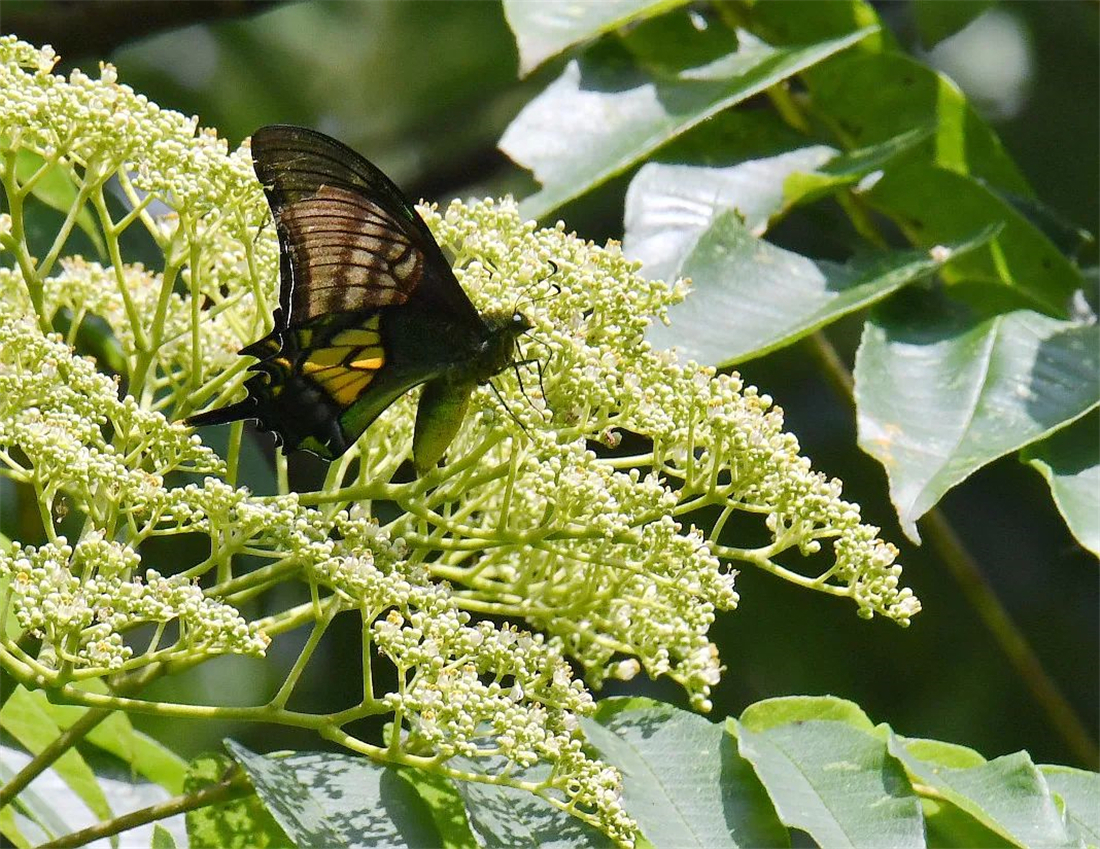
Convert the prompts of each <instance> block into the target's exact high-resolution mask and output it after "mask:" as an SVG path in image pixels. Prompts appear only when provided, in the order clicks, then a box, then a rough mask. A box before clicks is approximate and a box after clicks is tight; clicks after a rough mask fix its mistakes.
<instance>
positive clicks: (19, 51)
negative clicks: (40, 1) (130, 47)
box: [0, 35, 263, 231]
mask: <svg viewBox="0 0 1100 849" xmlns="http://www.w3.org/2000/svg"><path fill="white" fill-rule="evenodd" d="M55 61H56V57H55V55H54V53H53V50H52V49H50V48H49V47H45V48H42V49H41V50H39V49H37V48H35V47H32V46H31V45H29V44H27V43H25V42H21V41H19V40H18V39H17V38H16V37H15V36H11V35H7V36H0V90H2V91H3V92H4V97H3V98H2V99H0V127H3V128H4V135H5V136H6V142H7V144H9V145H12V146H17V147H18V148H19V149H22V150H30V151H34V152H36V153H37V154H38V155H40V156H42V157H44V158H46V159H53V158H54V157H56V156H58V155H59V154H60V155H61V156H62V157H64V158H65V159H66V160H68V161H69V162H70V163H71V164H75V165H78V166H80V168H81V169H83V171H84V174H83V180H84V182H86V183H89V184H91V185H97V184H102V183H103V182H105V181H106V180H107V178H108V177H110V176H111V175H112V174H113V173H114V172H116V171H118V170H120V169H122V170H123V171H124V172H126V173H131V174H132V175H133V183H134V185H135V186H136V187H137V188H138V189H141V190H142V191H145V192H150V193H153V194H154V195H156V197H157V198H158V199H159V200H160V201H161V202H162V203H164V204H167V205H168V206H169V207H171V208H172V209H173V210H175V211H176V212H177V213H178V214H180V215H184V216H187V217H189V218H190V219H191V220H192V222H193V223H196V222H198V220H199V218H200V217H203V216H206V219H205V220H204V223H203V225H202V228H203V230H204V231H211V230H212V228H213V227H215V226H222V225H224V224H229V223H232V224H233V226H234V227H237V228H241V227H245V226H252V227H256V226H258V225H259V224H260V222H261V221H262V211H263V197H262V195H261V190H260V186H259V184H258V183H257V182H256V180H255V178H254V177H253V175H252V161H251V157H250V155H249V153H248V150H247V148H242V149H240V150H238V151H236V152H233V153H231V152H230V151H229V148H228V145H227V143H226V141H225V140H224V139H219V138H218V137H217V135H216V134H214V133H213V132H210V131H207V130H199V129H198V119H197V118H194V117H191V118H188V117H186V116H184V115H182V114H180V113H179V112H174V111H172V110H170V109H161V108H160V107H159V106H157V105H156V104H155V103H152V102H150V101H149V99H148V98H147V97H145V96H144V95H141V94H136V93H135V92H134V90H133V89H132V88H130V87H129V86H127V85H121V84H119V83H118V82H116V79H117V74H116V72H115V69H114V68H113V67H111V66H110V65H102V66H101V67H100V75H99V78H98V79H93V78H91V77H89V76H88V75H87V74H84V73H83V72H81V71H79V70H74V71H73V72H72V73H71V74H70V75H69V77H68V79H66V78H65V77H62V76H59V75H56V74H53V73H51V71H52V69H53V65H54V63H55ZM211 214H213V215H212V217H211ZM239 216H244V217H239Z"/></svg>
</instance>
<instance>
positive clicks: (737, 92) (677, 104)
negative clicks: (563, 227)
mask: <svg viewBox="0 0 1100 849" xmlns="http://www.w3.org/2000/svg"><path fill="white" fill-rule="evenodd" d="M871 32H874V30H873V29H862V30H858V31H857V32H854V33H848V34H847V35H844V36H842V37H840V38H836V39H832V40H829V41H823V42H820V43H817V44H812V45H809V46H805V47H799V48H775V47H770V46H768V45H766V44H763V43H761V42H756V41H749V40H748V39H747V38H746V39H745V40H744V42H743V44H742V45H741V47H740V49H738V50H736V51H734V52H732V53H729V54H727V55H726V56H724V57H722V58H720V59H717V60H715V61H713V62H709V63H707V64H705V65H703V66H701V67H683V68H680V69H676V70H673V71H664V70H661V71H654V70H650V67H649V64H648V63H647V64H643V63H642V62H641V61H640V60H638V59H637V58H636V57H634V56H632V55H631V54H630V53H629V51H628V50H627V49H626V48H625V47H623V46H622V45H612V44H606V45H603V44H602V45H598V46H597V48H595V49H593V50H590V51H589V52H588V53H587V54H586V55H585V56H584V57H582V58H581V59H580V60H574V61H571V62H570V63H569V64H568V65H567V66H566V68H565V70H564V71H563V73H562V75H561V76H560V77H559V78H558V79H557V80H555V81H554V82H553V83H551V84H550V86H549V87H547V88H546V90H545V91H543V92H542V93H541V94H540V95H539V96H538V97H536V98H535V99H534V100H532V101H531V102H530V103H528V104H527V106H526V107H525V108H524V109H523V111H522V112H520V114H519V115H518V116H517V117H516V118H515V120H514V121H513V122H512V123H511V125H509V127H508V129H507V131H505V133H504V137H503V138H502V139H501V141H500V147H501V149H503V150H504V152H505V153H507V154H508V155H509V156H511V157H512V158H513V159H514V160H515V161H516V162H518V163H520V164H521V165H524V166H526V167H528V168H530V169H531V170H533V171H534V174H535V177H536V178H537V179H538V180H539V182H540V183H542V184H543V188H542V190H541V191H540V192H538V193H537V194H535V195H533V196H532V197H529V198H527V199H526V200H525V201H524V202H523V203H522V204H521V211H522V213H523V215H525V216H529V217H535V218H538V217H541V216H544V215H546V214H547V213H548V212H550V211H551V210H553V209H556V208H557V207H559V206H561V205H562V204H563V203H565V202H566V201H568V200H571V199H572V198H575V197H578V196H580V195H582V194H584V193H585V192H587V191H589V190H591V189H592V188H594V187H596V186H598V185H600V184H601V183H603V182H605V181H606V180H608V179H610V178H611V177H614V176H615V175H616V174H620V173H622V172H623V171H625V170H627V169H628V168H630V167H631V166H632V165H634V164H636V163H637V162H639V161H640V160H642V159H643V158H644V157H645V156H646V155H647V154H649V153H650V152H652V151H653V150H655V149H656V148H658V147H660V146H661V145H663V144H665V143H666V142H668V141H670V140H671V139H673V138H675V137H676V136H678V135H680V134H681V133H683V132H684V131H686V130H688V129H690V128H691V127H694V126H695V125H697V124H698V123H699V122H701V121H703V120H705V119H707V118H708V117H710V116H712V115H714V114H716V113H718V112H720V111H722V110H723V109H726V108H728V107H730V106H732V105H734V104H735V103H739V102H741V101H743V100H745V99H747V98H749V97H752V96H753V95H755V94H759V93H760V92H762V91H764V90H766V89H767V88H769V87H771V86H773V85H775V84H776V83H778V82H780V81H782V80H784V79H787V78H788V77H790V76H792V75H794V74H796V73H798V72H799V71H802V70H804V69H805V68H807V67H809V66H811V65H813V64H814V63H815V62H820V61H821V60H823V59H825V58H826V57H828V56H830V55H832V54H834V53H836V52H837V51H839V50H843V49H844V48H846V47H849V46H851V45H852V44H855V43H856V42H858V41H859V40H860V39H861V38H863V37H865V36H866V35H868V34H869V33H871Z"/></svg>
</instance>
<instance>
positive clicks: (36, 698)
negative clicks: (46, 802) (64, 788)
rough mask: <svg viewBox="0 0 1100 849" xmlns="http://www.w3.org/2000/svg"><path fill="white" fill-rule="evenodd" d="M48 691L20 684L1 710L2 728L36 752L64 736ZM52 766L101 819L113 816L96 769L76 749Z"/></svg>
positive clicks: (0, 720) (33, 753) (26, 747)
mask: <svg viewBox="0 0 1100 849" xmlns="http://www.w3.org/2000/svg"><path fill="white" fill-rule="evenodd" d="M46 703H47V702H46V694H45V693H43V692H42V691H41V690H37V691H35V692H34V693H31V692H30V691H28V690H27V689H26V688H25V687H23V686H19V687H17V688H16V690H15V692H14V693H12V694H11V696H10V697H9V698H8V700H7V701H6V702H5V703H4V707H3V708H2V709H0V728H3V729H4V730H5V731H6V732H8V733H9V734H11V736H12V737H14V738H15V739H16V740H18V741H19V743H20V744H21V745H22V746H23V747H24V748H25V749H26V750H27V751H28V752H30V753H31V754H32V755H37V754H38V753H39V752H41V751H42V750H43V749H45V748H46V747H47V746H49V745H50V744H51V743H53V742H54V741H55V740H56V739H57V738H58V737H59V736H60V735H61V729H60V728H59V727H58V726H57V723H55V722H54V721H53V719H52V718H51V717H50V714H49V712H48V711H47V710H46V708H45V707H44V705H45V704H46ZM52 768H53V769H54V771H55V772H56V773H57V774H58V776H60V777H61V779H62V780H63V781H64V782H65V784H67V785H68V786H69V787H70V788H71V789H72V791H73V792H74V793H75V794H76V795H77V796H79V797H80V799H81V800H82V801H83V802H84V804H86V805H87V806H88V807H89V808H90V809H91V811H92V813H93V814H95V815H96V816H97V817H99V818H100V819H101V820H107V819H111V817H112V816H113V814H112V812H111V806H110V804H109V803H108V801H107V796H106V795H105V794H104V792H103V788H102V787H100V786H99V782H98V781H97V780H96V777H95V774H94V773H93V772H92V768H91V767H90V766H88V764H87V763H86V762H85V760H84V758H83V757H81V755H80V752H78V751H77V750H76V749H75V748H70V749H68V750H66V751H65V753H64V754H63V755H61V757H59V758H58V759H57V760H55V761H54V762H53V764H52Z"/></svg>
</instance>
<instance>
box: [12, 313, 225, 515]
mask: <svg viewBox="0 0 1100 849" xmlns="http://www.w3.org/2000/svg"><path fill="white" fill-rule="evenodd" d="M0 448H3V449H4V450H5V451H7V452H9V453H10V452H11V450H12V449H13V448H17V449H19V452H21V454H22V455H23V456H24V457H25V458H26V463H19V464H17V466H18V468H16V470H15V473H16V476H17V477H20V478H21V479H23V480H25V481H26V482H32V480H33V481H34V482H37V483H38V484H39V485H40V487H41V488H42V490H43V494H44V497H46V498H47V499H49V500H52V498H53V496H54V495H56V494H57V493H64V494H65V495H66V496H67V497H68V498H69V499H71V500H72V502H73V503H74V506H76V507H77V508H79V509H80V510H81V511H83V512H84V513H86V514H87V515H89V516H93V517H101V516H102V515H103V514H104V511H105V510H119V509H121V511H122V513H123V515H124V516H125V517H127V518H128V519H129V520H130V521H132V522H134V523H135V525H138V524H140V525H142V526H144V527H149V526H150V523H155V522H157V521H159V520H160V518H161V514H162V513H164V512H165V511H169V509H170V507H171V504H172V499H171V498H170V497H167V493H168V490H166V489H165V488H164V485H163V478H164V475H166V474H167V473H168V472H170V471H189V472H200V473H201V472H211V473H220V472H222V471H224V468H225V466H224V463H223V462H222V461H221V459H220V458H218V456H217V455H216V454H215V453H214V452H213V451H211V450H210V449H209V448H207V447H206V446H204V445H203V444H202V443H201V440H199V438H198V437H197V436H194V435H193V434H191V433H188V431H187V430H186V429H185V428H183V427H181V426H179V425H168V424H167V422H165V420H164V417H163V416H161V415H159V414H157V413H153V412H150V411H148V410H143V409H141V407H140V406H139V405H138V404H137V402H136V401H135V400H134V399H133V398H132V397H130V396H128V395H127V396H123V397H122V398H121V399H120V398H119V394H118V386H117V385H116V384H115V382H114V381H113V380H112V379H111V378H109V377H107V376H106V375H103V374H101V373H100V372H98V371H96V368H95V364H94V362H93V361H92V360H90V359H88V358H86V357H74V356H73V355H72V352H71V351H70V349H69V348H68V346H67V345H65V344H64V342H62V340H61V339H60V337H58V336H44V335H43V334H42V332H41V331H40V330H39V329H38V325H37V324H36V323H35V322H34V321H33V320H32V319H31V318H30V317H29V316H27V315H15V314H13V312H12V310H11V309H9V308H8V307H7V306H0Z"/></svg>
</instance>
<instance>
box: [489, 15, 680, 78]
mask: <svg viewBox="0 0 1100 849" xmlns="http://www.w3.org/2000/svg"><path fill="white" fill-rule="evenodd" d="M686 2H687V0H601V2H599V3H562V2H560V0H504V17H505V18H506V19H507V21H508V26H510V27H511V28H512V32H513V33H514V34H515V36H516V45H517V46H518V47H519V72H520V76H524V77H525V76H527V75H528V74H529V73H531V71H533V70H534V69H535V68H537V67H538V66H539V65H541V64H542V63H543V62H545V61H546V60H547V59H549V58H550V57H552V56H556V55H557V54H559V53H561V52H562V51H563V50H566V49H567V48H569V47H572V46H573V45H574V44H579V43H580V42H582V41H587V40H588V39H590V38H596V37H597V36H600V35H602V34H603V33H605V32H610V31H611V30H613V29H616V28H618V27H621V26H625V25H626V24H629V23H631V22H632V21H637V20H640V19H642V18H646V17H649V16H651V15H657V14H660V13H661V12H664V11H667V10H669V9H673V8H675V7H676V6H682V5H683V4H684V3H686Z"/></svg>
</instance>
